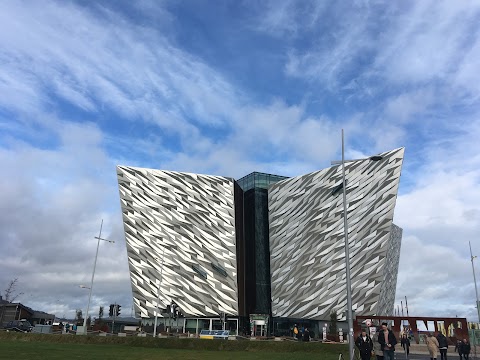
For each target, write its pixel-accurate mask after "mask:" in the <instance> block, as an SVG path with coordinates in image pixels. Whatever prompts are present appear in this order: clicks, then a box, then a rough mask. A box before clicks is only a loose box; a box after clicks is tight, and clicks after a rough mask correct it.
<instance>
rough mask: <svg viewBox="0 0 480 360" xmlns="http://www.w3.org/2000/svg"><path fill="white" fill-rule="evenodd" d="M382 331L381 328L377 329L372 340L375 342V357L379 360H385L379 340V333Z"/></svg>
mask: <svg viewBox="0 0 480 360" xmlns="http://www.w3.org/2000/svg"><path fill="white" fill-rule="evenodd" d="M379 333H380V328H378V329H377V331H376V333H375V334H373V336H372V342H373V351H374V353H375V357H376V358H377V360H383V350H382V346H381V345H380V343H379V342H378V334H379Z"/></svg>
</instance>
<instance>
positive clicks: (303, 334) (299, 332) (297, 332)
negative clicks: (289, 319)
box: [291, 324, 314, 341]
mask: <svg viewBox="0 0 480 360" xmlns="http://www.w3.org/2000/svg"><path fill="white" fill-rule="evenodd" d="M291 331H292V335H293V338H294V339H296V340H299V341H310V339H311V338H312V339H313V337H314V333H313V331H310V330H308V328H306V327H303V326H302V327H301V328H299V327H298V326H297V324H295V325H294V327H293V328H292V329H291Z"/></svg>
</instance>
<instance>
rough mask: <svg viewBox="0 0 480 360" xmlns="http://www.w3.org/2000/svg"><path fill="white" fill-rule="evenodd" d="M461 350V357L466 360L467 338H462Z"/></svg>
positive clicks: (467, 354)
mask: <svg viewBox="0 0 480 360" xmlns="http://www.w3.org/2000/svg"><path fill="white" fill-rule="evenodd" d="M460 349H461V351H462V355H463V358H464V359H465V360H468V356H469V355H470V343H469V342H468V340H467V339H463V342H462V345H461V346H460Z"/></svg>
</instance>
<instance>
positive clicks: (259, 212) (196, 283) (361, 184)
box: [117, 148, 404, 320]
mask: <svg viewBox="0 0 480 360" xmlns="http://www.w3.org/2000/svg"><path fill="white" fill-rule="evenodd" d="M403 153H404V149H403V148H400V149H396V150H392V151H390V152H386V153H383V154H382V156H383V159H382V160H381V161H379V162H369V161H357V162H352V163H348V164H347V165H346V178H347V189H346V190H347V194H346V195H347V202H348V211H347V214H348V221H349V241H350V249H351V253H350V255H351V266H352V271H351V275H352V291H353V294H352V295H353V308H354V310H356V312H357V314H362V315H363V314H365V315H367V314H378V315H382V314H391V313H392V311H393V302H394V298H395V288H396V275H397V271H398V262H399V254H400V242H401V232H402V231H401V229H400V228H399V227H397V226H395V225H393V223H392V221H393V212H394V207H395V201H396V196H397V190H398V185H399V179H400V170H401V166H402V162H403ZM117 175H118V181H119V190H120V200H121V206H122V213H123V221H124V229H125V236H126V242H127V252H128V261H129V268H130V277H131V283H132V291H133V298H134V306H135V313H136V315H137V316H141V317H144V318H151V317H153V316H154V315H155V308H156V306H157V303H159V307H160V308H165V307H166V305H168V304H170V303H171V302H172V301H175V302H176V303H177V304H178V305H179V306H180V308H181V309H182V311H183V312H184V313H185V314H186V315H187V316H193V317H212V316H218V314H219V313H222V312H223V313H227V314H229V315H230V316H248V314H249V313H252V311H255V312H257V311H258V310H255V309H258V308H262V309H265V308H270V298H271V314H272V315H273V316H274V317H285V318H304V319H314V320H323V319H328V318H329V314H330V312H331V311H332V310H337V311H338V313H339V314H342V313H343V311H344V310H345V308H346V291H345V255H344V237H343V234H344V233H343V218H342V214H343V203H342V188H341V186H339V184H341V169H340V168H339V167H331V168H328V169H324V170H321V171H317V172H314V173H311V174H307V175H303V176H299V177H294V178H284V177H280V176H275V175H268V174H261V173H253V174H251V175H252V176H247V177H245V178H243V179H241V180H239V181H238V183H237V182H236V181H235V180H233V179H231V178H226V177H221V176H209V175H198V174H190V173H180V172H174V171H160V170H151V169H142V168H134V167H127V166H118V167H117ZM255 179H257V180H258V184H257V183H256V180H255ZM250 180H252V183H251V184H250V183H249V182H248V181H250ZM253 180H255V181H253ZM272 183H273V185H272ZM249 184H250V185H251V186H250V185H249ZM264 249H266V253H265V251H264ZM252 257H253V258H252ZM266 259H267V260H266ZM268 259H270V261H269V263H268V264H266V262H268ZM162 263H163V266H162ZM265 271H267V272H266V273H265V274H266V276H264V274H263V273H264V272H265ZM269 273H270V279H268V274H269ZM265 278H266V280H265ZM269 280H270V281H269ZM265 281H266V282H267V283H268V284H264V283H265ZM259 284H260V285H259ZM267 285H268V286H267ZM265 286H267V288H265ZM270 291H271V296H270ZM265 294H268V296H264V295H265ZM157 298H159V301H158V300H157ZM265 303H266V306H264V304H265ZM252 309H253V310H252ZM157 315H159V316H161V314H160V313H159V312H157Z"/></svg>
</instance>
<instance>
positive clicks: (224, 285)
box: [117, 166, 238, 317]
mask: <svg viewBox="0 0 480 360" xmlns="http://www.w3.org/2000/svg"><path fill="white" fill-rule="evenodd" d="M117 176H118V182H119V190H120V201H121V206H122V212H123V222H124V229H125V237H126V242H127V252H128V261H129V268H130V278H131V283H132V290H133V298H134V306H135V314H136V315H140V316H141V317H153V316H154V315H155V308H156V305H157V298H158V297H159V298H160V302H159V307H160V308H165V307H166V306H167V305H169V304H170V303H171V302H172V301H175V302H176V303H177V304H178V305H179V306H180V308H181V309H182V310H183V312H185V313H186V314H188V315H190V316H198V317H203V316H218V314H219V313H220V312H225V313H228V314H232V315H238V288H237V270H236V269H237V255H236V238H235V210H234V183H233V180H232V179H228V178H225V177H221V176H208V175H197V174H187V173H178V172H173V171H160V170H150V169H140V168H133V167H126V166H118V167H117ZM162 263H163V266H162ZM162 268H163V270H162ZM158 316H161V314H160V313H158Z"/></svg>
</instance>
